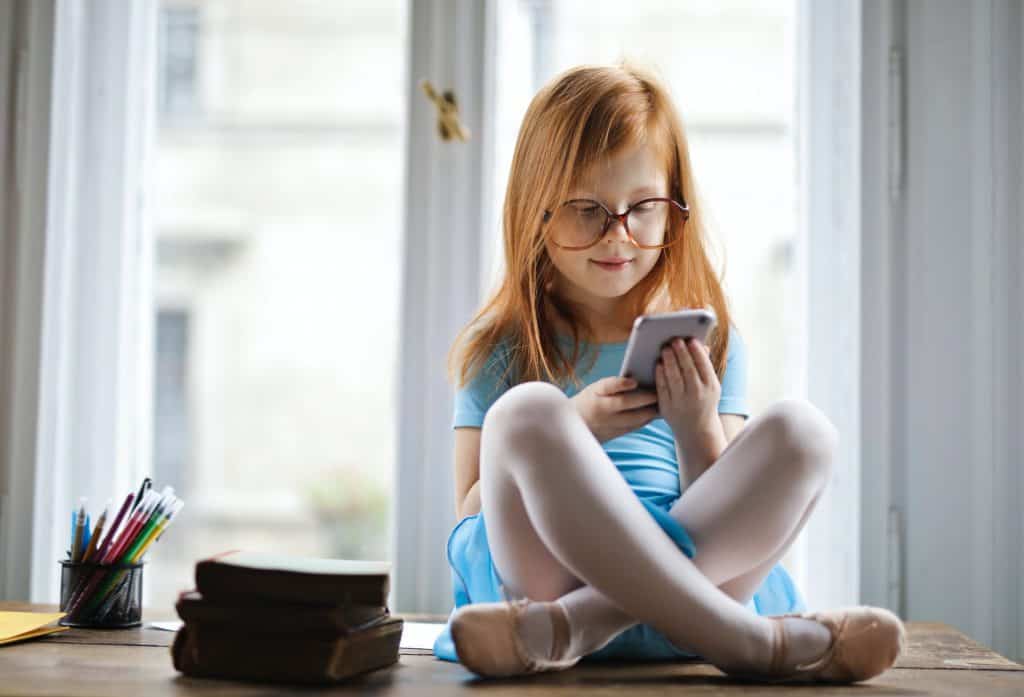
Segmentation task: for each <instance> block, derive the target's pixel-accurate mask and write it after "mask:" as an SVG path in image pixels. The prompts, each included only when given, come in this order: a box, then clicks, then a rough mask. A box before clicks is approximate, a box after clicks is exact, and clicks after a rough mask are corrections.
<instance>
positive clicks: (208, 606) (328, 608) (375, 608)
mask: <svg viewBox="0 0 1024 697" xmlns="http://www.w3.org/2000/svg"><path fill="white" fill-rule="evenodd" d="M174 608H175V610H177V611H178V616H179V617H180V618H181V619H183V620H184V621H185V622H188V623H192V624H198V623H202V624H209V625H217V624H220V625H226V626H230V627H232V628H234V629H236V630H238V631H242V630H244V631H249V632H258V633H276V634H310V635H312V634H315V635H321V636H331V637H333V636H339V635H344V634H349V633H351V632H354V631H360V630H362V629H366V628H368V627H370V626H373V625H374V624H376V623H379V622H384V621H387V619H388V618H389V617H390V614H389V612H388V608H387V606H386V605H303V604H296V603H281V602H277V601H274V602H270V601H264V600H254V599H252V598H248V599H246V598H243V599H235V600H233V601H232V602H223V601H222V602H214V601H212V600H207V599H206V598H204V597H203V596H202V595H201V594H200V593H199V592H197V591H184V592H182V593H181V594H179V595H178V601H177V602H176V603H175V605H174Z"/></svg>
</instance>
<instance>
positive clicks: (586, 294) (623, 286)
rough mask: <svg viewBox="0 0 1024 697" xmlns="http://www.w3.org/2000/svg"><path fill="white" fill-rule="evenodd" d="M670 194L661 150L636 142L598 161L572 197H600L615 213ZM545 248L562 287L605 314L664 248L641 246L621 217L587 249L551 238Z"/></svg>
mask: <svg viewBox="0 0 1024 697" xmlns="http://www.w3.org/2000/svg"><path fill="white" fill-rule="evenodd" d="M668 195H669V193H668V183H667V177H666V176H665V172H664V171H663V170H662V164H661V161H660V160H659V158H658V156H657V153H656V152H655V151H654V149H653V148H651V147H650V146H648V145H636V146H632V147H627V148H624V149H623V150H621V151H619V152H618V153H616V154H615V155H612V156H611V157H609V158H607V159H606V160H604V161H603V162H599V163H598V164H597V165H595V166H594V167H593V168H592V169H591V171H589V172H587V173H586V176H584V177H583V178H582V179H581V180H580V182H579V183H578V184H577V185H576V186H575V187H574V188H573V189H572V190H570V192H569V199H576V198H587V199H594V200H596V201H599V202H601V203H603V204H604V205H605V206H606V207H607V208H608V210H610V211H612V212H613V213H621V212H623V211H625V210H626V208H627V207H628V206H629V205H630V204H632V203H633V202H635V201H639V200H640V199H643V198H648V197H651V196H665V197H667V196H668ZM556 221H557V219H556ZM545 247H546V249H547V252H548V256H550V257H551V261H552V263H553V264H554V266H555V269H556V270H557V272H558V273H557V274H556V276H557V279H556V281H555V286H556V288H557V289H558V292H559V293H560V294H562V295H563V296H564V297H567V298H568V299H569V300H572V301H576V302H581V303H582V304H584V305H585V306H587V307H589V308H591V309H593V310H598V311H600V312H602V314H603V313H605V312H608V311H609V310H610V309H611V308H612V307H613V306H614V305H615V301H616V300H617V299H618V298H621V297H623V296H624V295H626V294H627V293H628V292H629V291H630V290H631V289H632V288H633V287H634V286H636V284H637V283H639V282H640V280H642V279H643V278H644V276H646V275H647V273H648V272H649V271H650V270H651V268H653V267H654V264H655V263H656V262H657V261H658V256H659V255H660V254H661V250H660V249H640V248H639V247H637V246H636V245H634V244H633V243H632V242H630V241H629V237H628V236H627V235H626V230H625V228H624V227H623V225H622V223H621V222H619V221H614V222H612V223H611V224H610V225H609V227H608V229H607V230H606V231H605V234H604V237H602V238H601V240H600V241H599V242H598V243H597V244H595V245H594V246H592V247H589V248H587V249H581V250H567V249H561V248H560V247H557V246H556V245H554V244H553V243H552V242H551V240H550V238H548V239H547V240H546V241H545ZM623 260H625V263H620V264H616V265H602V264H601V263H599V262H602V261H623Z"/></svg>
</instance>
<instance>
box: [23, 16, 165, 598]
mask: <svg viewBox="0 0 1024 697" xmlns="http://www.w3.org/2000/svg"><path fill="white" fill-rule="evenodd" d="M15 5H17V6H18V8H17V9H16V12H19V13H24V14H23V15H22V19H23V20H24V21H25V24H24V25H23V26H25V27H26V28H27V29H28V34H27V36H28V41H29V44H28V46H27V53H25V54H21V56H20V57H19V59H20V60H25V61H26V64H25V65H24V66H23V68H24V72H22V70H21V69H19V71H18V74H19V76H21V77H22V80H23V81H22V82H21V85H20V91H19V101H18V109H19V110H20V111H19V119H18V122H17V123H18V128H17V129H16V130H15V143H14V145H15V149H16V150H18V149H20V148H24V149H25V154H24V155H22V156H21V157H20V158H19V159H20V160H21V161H22V162H24V167H23V168H22V171H21V172H19V177H20V178H21V179H20V180H19V184H22V186H19V187H16V189H15V199H16V200H15V207H16V210H17V212H18V216H17V218H16V220H15V224H14V225H13V226H12V229H11V230H10V233H11V234H12V235H13V236H14V237H15V239H16V244H15V245H14V248H15V249H18V247H19V246H20V245H26V246H27V248H21V249H18V253H19V258H18V262H19V264H18V267H17V273H18V276H19V279H16V280H19V281H20V280H21V279H22V278H24V279H26V282H25V283H23V284H22V283H18V291H19V292H20V293H22V295H20V296H19V297H18V299H17V303H18V306H17V310H16V313H15V314H16V315H17V317H16V319H17V324H16V326H14V340H15V342H16V344H18V345H19V348H22V349H23V351H24V352H23V353H19V354H16V355H15V362H14V363H13V364H9V365H10V366H11V368H10V369H12V370H13V375H12V379H13V380H14V382H15V387H16V388H19V387H20V389H15V390H14V392H13V394H12V395H11V396H10V397H9V399H12V400H13V401H12V403H11V413H12V414H13V419H14V420H13V422H12V421H8V427H9V429H10V431H9V434H10V436H11V440H10V441H9V443H12V444H13V446H14V447H13V448H10V449H9V450H8V451H7V453H6V455H7V457H6V458H5V461H6V464H7V467H8V468H9V469H8V473H7V474H8V476H7V482H8V487H9V488H8V491H7V501H8V507H7V508H8V510H7V511H6V513H5V515H4V518H3V525H4V530H3V533H4V539H5V541H6V544H5V545H4V550H5V552H4V565H3V568H4V570H5V573H6V578H5V587H4V592H5V594H6V595H7V596H8V597H14V598H23V599H24V598H30V599H31V600H33V601H40V602H54V601H55V600H56V599H57V595H58V589H59V574H58V569H57V565H56V561H57V560H58V559H60V558H61V557H62V556H63V554H64V550H65V549H66V546H67V542H68V540H67V536H68V534H69V520H70V513H69V512H70V511H71V510H72V508H73V506H74V505H75V504H76V503H77V500H78V498H79V497H81V496H85V497H88V500H89V504H90V508H91V509H93V510H95V509H96V508H97V507H98V506H102V504H103V502H104V501H105V500H106V499H108V498H111V499H113V498H115V497H116V496H117V495H118V494H121V493H122V492H124V491H127V490H129V489H131V488H133V486H135V485H136V484H137V482H138V481H139V479H140V478H141V476H142V474H143V473H144V472H145V471H146V469H147V468H148V467H149V443H150V427H149V424H150V421H151V416H150V409H149V399H148V396H149V393H150V385H149V381H150V372H151V371H150V367H149V355H150V350H149V335H150V328H149V322H150V315H151V312H150V307H151V302H150V293H149V273H150V271H149V270H150V268H151V266H152V264H151V263H150V259H149V257H150V253H151V252H150V249H151V247H150V243H149V235H148V233H147V229H146V216H145V205H146V201H145V197H144V191H145V188H144V183H145V180H146V175H147V170H146V163H147V153H148V150H149V144H150V142H151V137H152V135H151V134H152V113H151V112H152V107H151V105H152V87H153V82H154V73H153V69H152V59H153V47H154V45H155V13H154V10H155V5H154V3H153V2H152V1H151V0H139V1H138V2H132V3H129V4H125V3H121V2H116V1H114V0H97V1H96V2H89V3H81V2H75V1H74V0H61V1H59V2H55V3H54V2H49V1H48V0H43V1H42V2H24V3H15ZM51 61H52V62H51ZM21 67H22V66H19V68H21ZM24 94H27V95H28V97H27V98H22V95H24ZM30 278H31V279H34V281H35V282H30V281H28V280H27V279H30Z"/></svg>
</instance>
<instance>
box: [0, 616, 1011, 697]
mask: <svg viewBox="0 0 1024 697" xmlns="http://www.w3.org/2000/svg"><path fill="white" fill-rule="evenodd" d="M0 610H36V611H54V610H55V608H54V607H53V606H49V605H27V604H23V603H10V602H0ZM400 616H402V617H404V618H406V619H408V620H410V621H436V622H443V621H444V620H445V619H446V618H445V617H443V616H441V617H438V616H429V615H400ZM143 617H144V624H143V626H142V627H139V628H135V629H119V630H98V629H70V630H68V631H66V632H62V633H60V634H55V635H52V636H49V637H44V638H41V639H35V640H31V641H26V642H22V643H18V644H12V645H9V646H4V647H0V696H6V695H104V696H106V695H211V694H217V695H238V696H240V697H241V696H248V695H280V694H285V695H289V694H295V695H299V694H302V695H308V694H309V693H310V692H315V693H316V694H318V695H321V694H323V695H330V694H346V693H351V692H359V693H360V694H381V695H390V696H395V697H399V696H402V695H455V694H470V691H471V690H474V689H477V690H478V689H486V690H488V691H489V692H488V694H489V695H490V694H491V691H493V694H494V695H503V694H516V695H518V694H522V692H524V691H526V690H530V691H531V692H534V693H536V694H538V695H548V694H556V693H564V694H575V693H578V692H581V691H583V690H586V691H587V693H588V694H589V693H591V692H594V693H604V694H610V693H628V694H629V695H630V696H631V697H633V696H643V695H664V694H666V693H667V692H668V691H669V690H671V691H672V692H676V691H678V690H680V689H683V688H690V689H692V690H694V691H700V692H703V693H705V694H713V695H727V694H737V695H740V694H742V695H762V694H768V693H771V694H774V695H780V694H785V693H786V692H789V691H795V690H800V689H806V688H805V687H803V688H802V687H801V686H792V687H787V686H781V685H778V686H774V685H757V684H750V683H739V682H735V681H731V680H729V679H728V678H727V677H725V676H724V675H723V674H722V673H721V672H719V671H718V670H717V669H715V668H714V667H712V666H710V665H709V664H707V663H703V662H697V661H678V662H676V661H673V662H660V663H637V662H629V663H592V664H581V665H578V666H576V667H575V668H573V669H572V670H568V671H562V672H558V673H544V674H540V675H535V676H530V677H524V678H514V679H507V680H482V679H479V678H476V677H475V676H474V675H473V674H472V673H470V672H469V671H467V670H466V669H465V668H463V667H462V666H461V665H460V664H457V663H451V662H448V661H441V660H438V659H436V658H434V656H433V654H432V653H430V652H429V651H415V650H413V651H407V650H405V649H403V650H402V655H401V656H400V659H399V661H398V663H396V664H394V665H392V666H390V667H388V668H384V669H381V670H377V671H372V672H370V673H367V674H365V675H363V676H361V677H359V678H357V679H355V680H353V681H352V682H350V683H346V684H344V685H339V686H336V687H331V688H309V687H294V688H290V687H288V686H281V685H260V684H253V683H244V682H236V681H228V680H200V679H195V678H187V677H185V676H182V675H181V674H180V673H177V672H176V671H175V670H174V667H173V666H172V665H171V655H170V650H169V648H168V647H169V646H170V643H171V641H172V639H173V636H174V635H173V633H172V632H167V631H163V630H158V629H152V628H149V627H147V626H146V625H147V624H148V623H149V622H153V621H159V620H167V619H175V617H174V616H173V615H168V614H167V613H163V614H160V613H150V612H149V611H146V612H144V613H143ZM907 630H908V635H909V640H910V641H909V648H908V650H907V652H906V653H905V654H904V655H903V656H901V657H900V659H899V660H898V661H897V663H896V665H895V666H894V667H893V669H892V670H889V671H887V672H886V673H884V674H883V675H881V676H879V677H877V678H875V679H874V680H871V681H869V682H867V683H861V684H860V685H858V686H856V687H854V688H850V687H843V686H825V685H818V686H816V691H815V694H832V693H839V692H845V693H848V692H849V691H850V690H851V689H856V690H858V694H863V695H867V694H887V695H893V694H897V693H899V694H907V695H910V694H913V695H955V694H986V695H1015V696H1019V695H1024V666H1021V665H1019V664H1017V663H1014V662H1012V661H1009V660H1007V659H1006V658H1004V657H1002V656H1000V655H999V654H997V653H995V652H993V651H992V650H991V649H988V648H986V647H985V646H982V645H981V644H978V643H977V642H975V641H972V640H971V639H970V638H968V637H967V636H965V635H964V634H962V633H961V632H959V631H957V630H956V629H954V628H952V627H950V626H949V625H945V624H941V623H933V622H909V623H907ZM803 694H805V695H806V694H807V693H803Z"/></svg>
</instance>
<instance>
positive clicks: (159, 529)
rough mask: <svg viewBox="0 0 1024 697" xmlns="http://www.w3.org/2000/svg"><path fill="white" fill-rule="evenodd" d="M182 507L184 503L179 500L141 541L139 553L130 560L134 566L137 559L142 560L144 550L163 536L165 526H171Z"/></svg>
mask: <svg viewBox="0 0 1024 697" xmlns="http://www.w3.org/2000/svg"><path fill="white" fill-rule="evenodd" d="M184 505H185V502H184V501H181V500H178V501H176V502H175V503H174V506H173V507H172V508H171V510H170V511H169V512H168V514H167V517H166V518H164V519H163V520H161V521H160V522H159V523H158V524H157V526H156V527H155V528H153V530H152V531H150V533H149V537H147V538H146V539H145V540H143V542H142V544H141V545H140V546H139V551H138V552H136V553H135V555H134V556H133V557H132V558H131V563H133V564H134V563H135V562H137V561H138V560H139V559H142V555H143V554H145V553H146V550H147V549H149V546H150V545H151V544H153V543H154V542H156V540H157V538H158V537H160V536H161V535H163V534H164V530H166V529H167V526H168V525H170V524H171V521H172V520H174V516H176V515H178V511H180V510H181V507H182V506H184Z"/></svg>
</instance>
